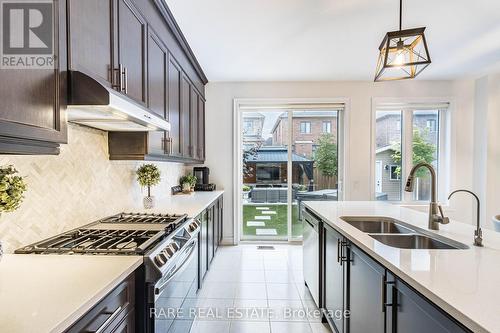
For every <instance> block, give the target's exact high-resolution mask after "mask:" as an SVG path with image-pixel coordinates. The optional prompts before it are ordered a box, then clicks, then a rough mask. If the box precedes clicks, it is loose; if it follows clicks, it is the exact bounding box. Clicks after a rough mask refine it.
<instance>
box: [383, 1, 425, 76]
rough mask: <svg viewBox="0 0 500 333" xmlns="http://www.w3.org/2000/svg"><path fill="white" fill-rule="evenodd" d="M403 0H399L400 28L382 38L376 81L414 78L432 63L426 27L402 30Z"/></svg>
mask: <svg viewBox="0 0 500 333" xmlns="http://www.w3.org/2000/svg"><path fill="white" fill-rule="evenodd" d="M402 7H403V0H400V1H399V30H398V31H390V32H388V33H387V34H386V35H385V36H384V39H383V40H382V43H381V44H380V47H379V51H380V55H379V57H378V61H377V70H376V72H375V82H378V81H391V80H404V79H413V78H414V77H416V76H417V75H418V74H420V73H421V72H422V71H423V70H424V69H425V68H426V67H427V66H429V64H430V63H431V57H430V55H429V50H428V48H427V41H426V40H425V35H424V31H425V27H423V28H415V29H407V30H401V26H402V16H403V12H402Z"/></svg>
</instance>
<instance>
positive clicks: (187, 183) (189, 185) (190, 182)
mask: <svg viewBox="0 0 500 333" xmlns="http://www.w3.org/2000/svg"><path fill="white" fill-rule="evenodd" d="M197 180H198V178H196V176H194V175H185V176H183V177H181V179H180V180H179V182H180V183H181V186H182V192H184V193H188V192H193V191H194V186H195V185H196V181H197Z"/></svg>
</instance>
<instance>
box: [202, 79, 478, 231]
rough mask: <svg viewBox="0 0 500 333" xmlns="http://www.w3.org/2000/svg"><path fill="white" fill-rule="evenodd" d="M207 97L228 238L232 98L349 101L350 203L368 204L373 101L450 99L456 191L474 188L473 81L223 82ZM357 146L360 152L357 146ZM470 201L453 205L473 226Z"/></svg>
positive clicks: (210, 145)
mask: <svg viewBox="0 0 500 333" xmlns="http://www.w3.org/2000/svg"><path fill="white" fill-rule="evenodd" d="M206 97H207V104H206V109H207V112H206V113H207V116H206V117H207V118H206V125H207V132H206V145H207V148H206V149H207V161H206V165H207V166H209V167H210V169H211V181H213V182H215V183H217V185H218V186H220V187H222V188H224V189H225V191H226V194H225V198H226V199H225V212H224V213H225V219H224V221H225V225H224V227H225V228H224V237H225V238H226V240H227V241H229V240H230V239H232V237H233V207H232V196H233V193H232V187H233V184H232V183H233V178H232V177H233V170H232V166H233V158H234V157H233V99H234V98H328V97H330V98H331V97H344V98H348V99H349V100H350V104H351V108H350V111H349V112H350V115H349V118H350V119H349V123H348V124H345V126H346V127H348V128H349V133H350V137H349V138H348V144H349V147H351V149H350V151H349V154H348V161H346V166H347V167H348V170H347V172H348V173H347V175H346V178H347V179H346V184H345V185H346V187H345V189H346V191H345V192H346V199H347V200H369V199H370V197H371V192H372V190H373V186H372V184H371V181H370V172H371V168H372V165H371V162H370V156H371V149H370V137H371V136H370V131H371V103H372V98H374V97H390V98H392V97H400V98H405V97H407V98H418V97H449V98H452V99H453V100H454V102H455V107H454V110H453V113H454V114H453V117H452V123H451V127H452V128H451V136H452V139H453V143H452V154H451V156H452V160H451V177H450V183H451V184H450V185H451V188H452V189H454V188H458V187H461V188H470V187H471V186H472V159H471V156H472V155H473V146H472V143H473V108H474V104H473V103H474V82H473V81H399V82H387V83H373V82H362V81H359V82H340V81H337V82H237V83H232V82H223V83H222V82H221V83H209V84H208V86H207V89H206ZM353 147H355V149H354V148H353ZM469 202H470V200H468V198H463V197H461V196H460V197H457V198H456V199H453V201H452V203H451V211H452V212H451V213H450V216H451V217H452V218H458V219H460V220H463V221H464V222H469V223H470V222H472V220H471V208H472V204H471V203H469Z"/></svg>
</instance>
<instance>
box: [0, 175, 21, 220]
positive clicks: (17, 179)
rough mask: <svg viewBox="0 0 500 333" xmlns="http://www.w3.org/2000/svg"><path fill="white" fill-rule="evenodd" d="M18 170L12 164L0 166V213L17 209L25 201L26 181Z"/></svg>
mask: <svg viewBox="0 0 500 333" xmlns="http://www.w3.org/2000/svg"><path fill="white" fill-rule="evenodd" d="M17 172H18V171H17V170H16V169H15V168H14V167H13V166H12V165H8V166H3V167H0V214H1V213H3V212H13V211H15V210H16V209H18V208H19V206H20V205H21V202H23V199H24V192H25V191H26V183H25V182H24V178H23V177H21V176H16V175H15V174H16V173H17Z"/></svg>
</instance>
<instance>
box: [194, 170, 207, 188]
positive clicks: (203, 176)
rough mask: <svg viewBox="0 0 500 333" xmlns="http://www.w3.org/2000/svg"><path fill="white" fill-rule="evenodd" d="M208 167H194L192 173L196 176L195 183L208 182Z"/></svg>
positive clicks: (204, 183) (205, 183)
mask: <svg viewBox="0 0 500 333" xmlns="http://www.w3.org/2000/svg"><path fill="white" fill-rule="evenodd" d="M209 174H210V169H209V168H207V167H194V168H193V175H194V176H195V177H196V179H197V180H196V184H203V185H208V184H210V182H209V179H208V178H209Z"/></svg>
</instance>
